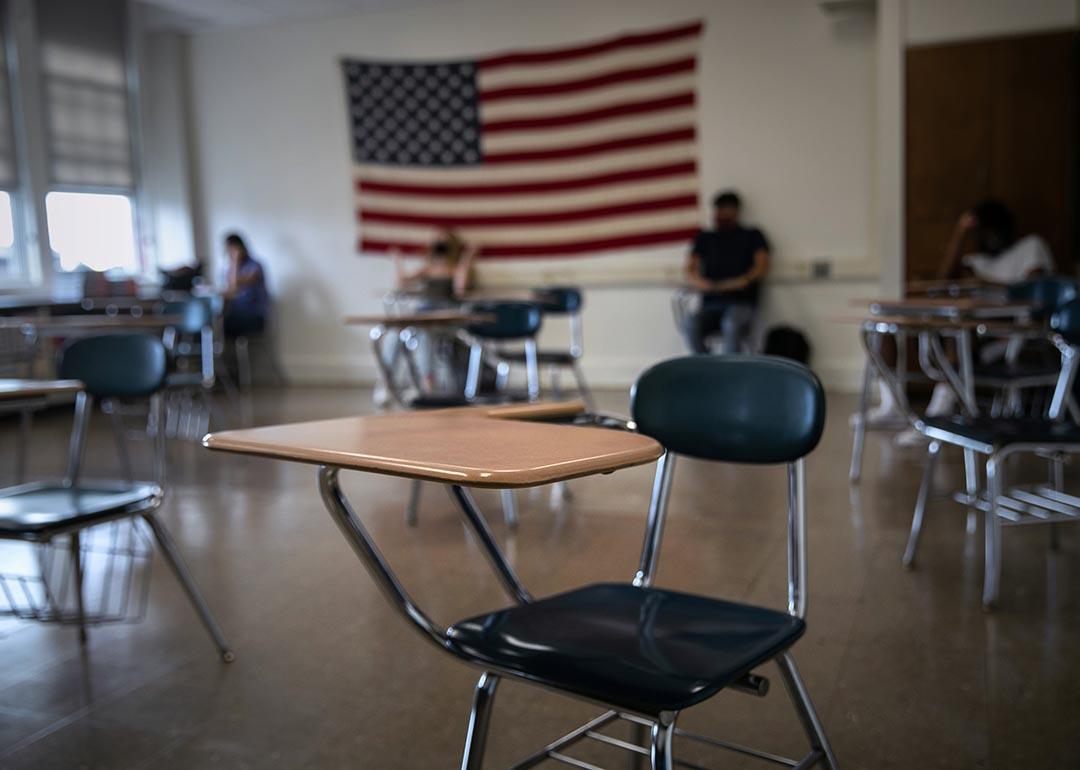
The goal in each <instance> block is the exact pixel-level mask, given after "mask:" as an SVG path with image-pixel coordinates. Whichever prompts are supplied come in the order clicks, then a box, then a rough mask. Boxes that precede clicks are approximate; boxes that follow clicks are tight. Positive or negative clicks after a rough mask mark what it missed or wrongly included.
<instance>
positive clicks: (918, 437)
mask: <svg viewBox="0 0 1080 770" xmlns="http://www.w3.org/2000/svg"><path fill="white" fill-rule="evenodd" d="M929 443H930V439H928V438H927V437H926V436H924V435H923V434H921V433H919V431H917V430H915V429H914V428H908V429H907V430H902V431H900V432H899V433H897V434H896V435H895V436H893V444H894V445H895V446H898V447H917V446H925V445H926V444H929Z"/></svg>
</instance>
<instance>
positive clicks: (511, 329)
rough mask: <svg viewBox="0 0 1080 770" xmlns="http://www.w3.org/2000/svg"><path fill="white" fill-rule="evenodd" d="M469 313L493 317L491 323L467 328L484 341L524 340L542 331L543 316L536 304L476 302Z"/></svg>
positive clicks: (475, 324)
mask: <svg viewBox="0 0 1080 770" xmlns="http://www.w3.org/2000/svg"><path fill="white" fill-rule="evenodd" d="M469 312H471V313H476V314H477V315H486V316H491V320H490V321H481V322H479V323H473V324H469V325H468V327H466V328H467V329H468V331H469V333H470V334H472V335H473V336H474V337H481V338H483V339H502V340H510V339H522V338H524V337H534V336H536V333H537V332H538V331H540V323H541V320H542V316H543V314H542V313H541V311H540V306H539V305H538V304H536V303H535V302H476V303H474V304H473V305H471V306H470V307H469Z"/></svg>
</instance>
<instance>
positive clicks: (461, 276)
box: [394, 229, 476, 308]
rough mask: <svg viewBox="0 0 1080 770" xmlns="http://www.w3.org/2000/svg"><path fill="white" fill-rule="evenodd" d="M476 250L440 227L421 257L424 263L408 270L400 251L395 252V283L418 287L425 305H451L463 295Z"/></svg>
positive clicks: (467, 284) (454, 233)
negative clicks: (396, 281)
mask: <svg viewBox="0 0 1080 770" xmlns="http://www.w3.org/2000/svg"><path fill="white" fill-rule="evenodd" d="M475 255H476V250H475V249H474V248H472V247H471V246H469V245H467V244H466V243H465V241H463V240H462V239H461V238H460V237H459V236H458V234H457V233H456V232H454V231H453V230H450V229H445V230H442V231H441V232H440V233H439V237H438V239H437V240H436V241H435V242H434V243H433V244H432V245H431V248H430V249H429V250H428V252H427V254H426V255H425V256H424V264H423V265H422V266H421V267H420V268H419V269H418V270H416V271H414V272H412V273H408V272H406V271H405V265H404V262H403V258H402V255H401V252H397V251H395V252H394V268H395V269H396V270H397V279H398V285H399V286H400V287H402V288H417V289H419V290H420V293H421V294H422V296H423V298H424V306H425V307H428V308H431V307H438V306H439V305H448V304H452V303H453V302H455V301H456V300H459V299H461V298H462V297H464V296H465V293H466V292H467V291H468V290H469V283H470V281H471V277H472V260H473V257H474V256H475Z"/></svg>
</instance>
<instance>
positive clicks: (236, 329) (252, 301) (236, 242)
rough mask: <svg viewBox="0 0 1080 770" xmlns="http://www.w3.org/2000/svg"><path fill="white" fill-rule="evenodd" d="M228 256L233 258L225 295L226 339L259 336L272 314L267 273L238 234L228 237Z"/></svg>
mask: <svg viewBox="0 0 1080 770" xmlns="http://www.w3.org/2000/svg"><path fill="white" fill-rule="evenodd" d="M225 253H226V254H227V255H228V257H229V264H228V269H227V272H226V278H225V292H224V297H225V317H224V326H225V336H226V337H245V336H247V335H249V334H259V333H260V332H262V331H263V330H264V329H265V328H266V319H267V316H268V315H269V314H270V295H269V294H268V293H267V291H266V273H265V272H264V271H263V267H262V265H261V264H259V262H258V261H257V260H256V259H255V258H254V257H253V256H251V253H250V252H249V251H248V248H247V245H246V244H245V243H244V239H243V238H241V237H240V236H239V235H237V234H236V233H230V234H229V235H227V236H226V237H225Z"/></svg>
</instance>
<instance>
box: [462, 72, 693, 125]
mask: <svg viewBox="0 0 1080 770" xmlns="http://www.w3.org/2000/svg"><path fill="white" fill-rule="evenodd" d="M696 80H697V78H696V77H695V76H694V75H693V74H692V73H690V74H687V73H685V72H679V73H676V74H674V75H664V76H663V77H659V78H650V79H649V80H641V81H635V82H633V83H619V84H617V85H613V86H609V87H608V88H605V89H603V90H602V91H601V92H596V91H592V92H586V93H573V94H560V95H558V96H552V97H547V98H545V99H543V101H539V100H537V101H531V100H530V101H522V100H520V99H506V100H505V101H503V100H496V101H494V102H481V103H480V119H481V121H482V122H484V123H491V122H494V121H496V120H516V119H521V118H547V117H551V116H552V115H565V114H569V113H575V112H584V111H586V110H597V109H602V108H604V107H612V106H615V105H619V104H625V103H626V102H639V101H645V100H646V99H660V98H662V97H665V96H673V95H675V94H684V93H687V92H693V91H694V90H695V83H696Z"/></svg>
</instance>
